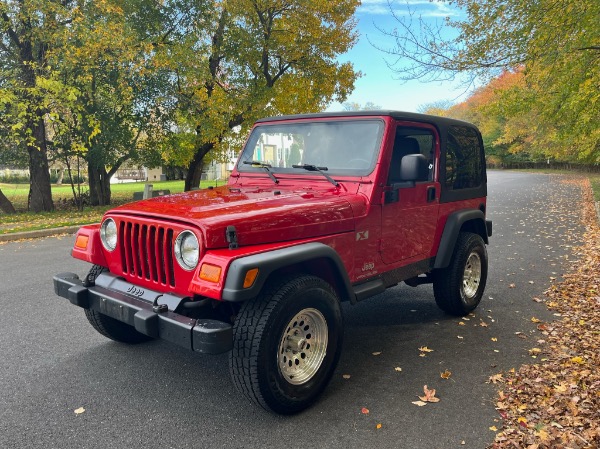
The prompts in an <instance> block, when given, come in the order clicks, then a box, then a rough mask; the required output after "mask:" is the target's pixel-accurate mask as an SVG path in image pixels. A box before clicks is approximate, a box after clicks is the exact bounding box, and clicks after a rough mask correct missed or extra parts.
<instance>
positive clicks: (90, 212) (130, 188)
mask: <svg viewBox="0 0 600 449" xmlns="http://www.w3.org/2000/svg"><path fill="white" fill-rule="evenodd" d="M144 184H145V182H137V183H133V182H132V183H123V184H112V185H111V195H112V205H111V206H104V207H85V208H84V210H83V211H78V210H76V209H75V208H74V207H70V206H68V205H63V204H62V200H66V201H67V202H69V203H70V200H72V198H73V193H72V192H71V186H70V185H62V186H56V185H53V186H52V199H53V200H54V202H55V204H56V206H57V210H55V211H54V212H41V213H33V212H26V211H25V210H26V208H27V195H28V194H29V185H28V184H2V183H0V189H2V192H3V193H4V194H5V195H6V197H7V198H8V199H9V200H10V201H11V202H12V203H13V205H14V206H15V208H16V209H17V211H19V212H18V213H16V214H10V215H7V214H4V213H3V212H1V211H0V234H7V233H14V232H22V231H34V230H38V229H49V228H56V227H61V226H73V225H84V224H89V223H97V222H99V221H100V219H101V218H102V215H103V214H104V212H106V211H107V210H108V209H110V208H111V207H114V206H116V205H119V204H124V203H127V202H129V201H132V200H133V193H134V192H142V191H143V190H144ZM221 184H223V181H220V182H219V185H221ZM211 185H212V186H214V185H215V182H214V181H202V183H201V185H200V187H201V188H206V187H208V186H211ZM183 187H184V182H183V181H163V182H153V183H152V188H153V190H169V191H170V192H171V193H179V192H183ZM84 190H87V186H82V191H84Z"/></svg>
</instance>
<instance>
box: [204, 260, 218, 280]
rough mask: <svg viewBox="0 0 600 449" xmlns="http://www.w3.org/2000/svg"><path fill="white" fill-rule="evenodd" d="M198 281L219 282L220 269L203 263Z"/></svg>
mask: <svg viewBox="0 0 600 449" xmlns="http://www.w3.org/2000/svg"><path fill="white" fill-rule="evenodd" d="M200 279H202V280H204V281H208V282H215V283H216V282H219V280H221V267H218V266H216V265H210V264H207V263H203V264H202V267H201V268H200Z"/></svg>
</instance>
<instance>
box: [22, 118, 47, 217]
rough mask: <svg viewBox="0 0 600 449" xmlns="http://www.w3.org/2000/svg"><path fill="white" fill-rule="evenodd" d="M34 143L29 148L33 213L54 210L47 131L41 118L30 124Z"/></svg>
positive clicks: (30, 201)
mask: <svg viewBox="0 0 600 449" xmlns="http://www.w3.org/2000/svg"><path fill="white" fill-rule="evenodd" d="M29 129H31V130H32V131H33V138H34V143H33V145H29V146H28V147H27V151H28V153H29V202H28V205H27V206H28V209H29V210H30V211H32V212H42V211H43V212H46V211H52V210H54V203H53V202H52V189H51V187H50V169H49V167H48V154H47V147H46V129H45V126H44V121H43V119H42V118H41V117H40V118H39V119H38V120H37V121H36V122H35V123H30V125H29Z"/></svg>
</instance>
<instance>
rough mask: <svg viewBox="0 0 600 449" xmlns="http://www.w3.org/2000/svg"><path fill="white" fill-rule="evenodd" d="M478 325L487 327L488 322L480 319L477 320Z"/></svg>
mask: <svg viewBox="0 0 600 449" xmlns="http://www.w3.org/2000/svg"><path fill="white" fill-rule="evenodd" d="M479 325H480V326H481V327H488V326H489V324H488V323H486V322H485V321H480V322H479Z"/></svg>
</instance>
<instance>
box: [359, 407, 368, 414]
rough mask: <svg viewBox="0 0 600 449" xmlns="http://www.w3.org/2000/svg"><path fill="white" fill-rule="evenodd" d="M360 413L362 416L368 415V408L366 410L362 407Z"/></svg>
mask: <svg viewBox="0 0 600 449" xmlns="http://www.w3.org/2000/svg"><path fill="white" fill-rule="evenodd" d="M360 412H361V413H362V414H363V415H368V414H369V409H368V408H366V407H363V408H361V409H360Z"/></svg>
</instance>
